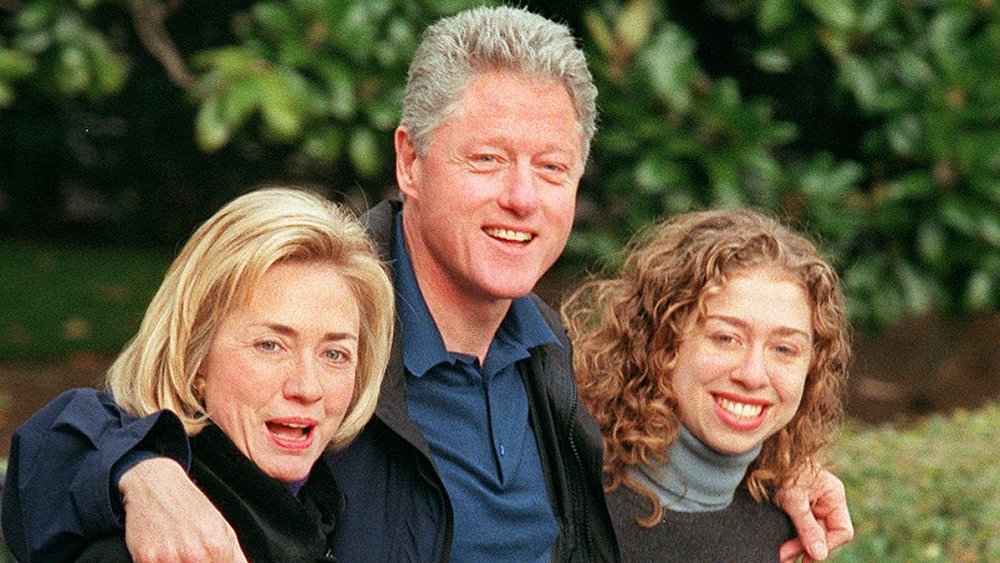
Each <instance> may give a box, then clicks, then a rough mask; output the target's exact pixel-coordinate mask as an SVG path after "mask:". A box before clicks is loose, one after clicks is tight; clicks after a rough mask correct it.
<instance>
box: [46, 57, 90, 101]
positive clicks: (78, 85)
mask: <svg viewBox="0 0 1000 563" xmlns="http://www.w3.org/2000/svg"><path fill="white" fill-rule="evenodd" d="M87 63H88V61H87V53H86V52H84V51H83V50H82V49H80V48H79V47H75V46H69V47H66V48H65V49H63V50H62V51H61V52H60V53H59V68H58V70H57V74H56V76H55V79H56V87H57V88H58V89H59V91H60V92H62V93H63V94H65V95H73V94H77V93H79V92H82V91H83V90H84V89H86V87H87V84H89V83H90V76H91V75H90V68H89V66H90V65H88V64H87Z"/></svg>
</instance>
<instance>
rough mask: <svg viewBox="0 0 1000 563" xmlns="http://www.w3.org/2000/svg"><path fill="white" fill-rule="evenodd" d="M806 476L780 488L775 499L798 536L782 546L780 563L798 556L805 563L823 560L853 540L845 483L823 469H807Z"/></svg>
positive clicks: (800, 476)
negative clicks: (789, 519)
mask: <svg viewBox="0 0 1000 563" xmlns="http://www.w3.org/2000/svg"><path fill="white" fill-rule="evenodd" d="M805 473H808V474H807V475H799V476H798V478H796V479H794V480H793V481H792V482H791V483H790V484H786V485H785V486H784V487H782V489H781V490H780V491H778V494H777V495H776V496H775V499H774V501H775V503H776V504H777V505H778V506H780V507H781V509H782V510H784V511H785V512H787V513H788V516H789V517H790V518H791V519H792V523H793V524H794V525H795V529H796V531H797V532H798V534H799V537H798V538H796V539H794V540H790V541H788V542H786V543H785V544H784V545H782V546H781V551H780V557H781V561H782V562H790V561H795V560H796V559H797V558H798V557H799V556H800V555H803V556H804V557H803V561H805V562H806V563H808V562H810V561H822V560H824V559H826V558H827V556H828V555H829V554H830V552H831V551H833V550H834V549H837V548H838V547H840V546H842V545H844V544H845V543H847V542H849V541H851V539H852V538H853V537H854V525H853V524H851V515H850V513H849V512H848V510H847V495H846V494H845V492H844V484H843V483H841V482H840V479H837V477H836V476H835V475H834V474H833V473H830V472H829V471H827V470H825V469H818V468H810V469H807V470H805Z"/></svg>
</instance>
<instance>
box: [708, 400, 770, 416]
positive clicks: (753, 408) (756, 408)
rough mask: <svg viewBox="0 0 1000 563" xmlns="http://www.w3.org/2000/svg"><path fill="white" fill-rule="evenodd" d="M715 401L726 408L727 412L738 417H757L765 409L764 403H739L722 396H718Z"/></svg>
mask: <svg viewBox="0 0 1000 563" xmlns="http://www.w3.org/2000/svg"><path fill="white" fill-rule="evenodd" d="M715 402H716V403H718V404H719V406H720V407H722V408H723V409H725V410H726V412H728V413H729V414H731V415H733V416H735V417H737V418H757V417H758V416H760V413H761V412H762V411H763V410H764V407H763V406H762V405H748V404H746V403H737V402H736V401H730V400H729V399H723V398H722V397H716V398H715Z"/></svg>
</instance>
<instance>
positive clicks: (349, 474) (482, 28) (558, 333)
mask: <svg viewBox="0 0 1000 563" xmlns="http://www.w3.org/2000/svg"><path fill="white" fill-rule="evenodd" d="M595 99H596V89H595V88H594V85H593V81H592V79H591V76H590V73H589V71H588V69H587V66H586V61H585V59H584V56H583V53H582V52H581V51H580V50H579V49H578V48H577V47H576V45H575V41H574V40H573V38H572V36H571V34H570V33H569V31H568V29H566V28H565V27H564V26H561V25H558V24H555V23H553V22H551V21H549V20H546V19H544V18H542V17H540V16H537V15H534V14H531V13H529V12H527V11H524V10H521V9H516V8H476V9H473V10H469V11H466V12H463V13H461V14H458V15H457V16H454V17H450V18H446V19H443V20H441V21H439V22H438V23H436V24H434V25H433V26H431V27H430V28H429V29H428V30H427V32H426V33H425V35H424V38H423V41H422V43H421V46H420V48H419V49H418V52H417V54H416V56H415V58H414V61H413V63H412V65H411V67H410V71H409V78H408V82H407V87H406V93H405V99H404V109H403V117H402V120H401V123H400V126H399V128H398V129H397V130H396V134H395V147H396V175H397V181H398V186H399V189H400V192H401V193H402V196H403V203H402V204H400V203H398V202H396V203H390V202H383V203H381V204H379V205H378V206H376V207H375V208H373V209H372V210H371V211H370V212H369V213H367V214H366V216H365V220H366V221H367V226H368V229H369V232H370V234H371V235H372V237H373V238H374V240H375V241H376V243H377V245H378V246H379V248H380V249H381V251H382V252H383V253H384V256H385V258H386V259H387V261H389V263H390V265H391V266H392V269H393V279H394V283H395V285H396V291H397V301H398V304H397V316H398V323H399V325H398V326H399V330H398V331H397V335H398V337H397V339H396V342H395V343H394V346H393V353H392V357H391V359H390V367H389V369H388V372H387V374H386V379H385V382H384V383H383V386H382V395H381V397H380V399H379V405H378V407H377V409H376V414H375V418H374V419H373V420H372V422H371V423H369V425H368V426H367V427H366V429H365V431H364V432H363V433H362V435H361V436H360V437H359V438H358V439H357V440H356V441H355V442H354V443H353V444H351V445H350V446H349V447H348V448H347V449H345V450H344V451H342V452H339V453H337V454H332V455H328V456H327V461H328V462H329V463H330V465H331V467H332V468H333V471H334V473H335V475H336V478H337V481H338V483H339V484H340V486H341V487H342V489H343V492H344V494H345V497H346V511H345V514H344V515H343V516H342V518H341V519H339V520H338V527H337V533H336V537H335V538H333V548H334V549H333V551H334V555H336V556H337V557H338V558H339V559H340V560H342V561H352V562H353V561H398V560H410V561H447V560H452V561H548V560H550V559H552V560H561V561H613V560H617V559H618V557H619V556H618V550H617V546H616V544H615V541H614V537H613V532H612V527H611V523H610V520H609V518H608V513H607V509H606V507H605V504H604V498H603V491H602V487H601V441H600V436H599V433H598V430H597V428H596V425H595V424H594V421H593V420H592V418H591V417H590V415H589V414H588V413H587V412H586V410H585V409H584V408H583V407H582V406H580V405H579V404H578V399H577V395H576V388H575V383H574V380H573V376H572V366H571V361H570V358H571V354H570V349H569V342H568V341H567V340H566V336H565V332H564V330H563V328H562V326H561V324H560V323H559V321H558V318H557V316H556V315H555V314H554V313H553V312H552V311H551V310H550V309H549V308H548V307H546V306H545V305H544V304H543V303H542V302H541V301H540V300H539V299H538V298H537V297H535V296H534V295H533V294H531V291H532V289H533V287H534V285H535V284H536V282H537V281H538V279H539V278H540V277H541V276H542V274H544V273H545V271H546V270H548V268H549V267H550V266H551V265H552V264H553V263H554V262H555V260H556V258H557V257H558V256H559V254H560V253H561V252H562V249H563V247H564V246H565V243H566V239H567V238H568V236H569V232H570V229H571V226H572V218H573V211H574V206H575V197H576V189H577V185H578V183H579V180H580V177H581V176H582V174H583V169H584V164H585V162H586V160H587V154H588V150H589V146H590V140H591V138H592V137H593V134H594V131H595V120H596V106H595ZM119 414H120V413H115V416H118V415H119ZM106 415H107V413H96V415H94V413H87V417H89V418H90V419H92V420H96V421H97V424H96V425H84V424H83V422H82V421H80V420H74V419H72V417H67V418H66V420H67V426H71V427H72V426H74V425H77V424H79V425H80V426H81V428H80V429H79V430H78V431H79V432H81V433H83V434H86V435H88V436H91V442H92V443H93V444H95V445H94V447H93V449H92V450H91V451H89V453H87V454H86V455H85V456H84V457H85V458H86V459H87V460H89V461H87V462H86V463H81V464H80V465H87V464H89V463H93V467H96V468H97V469H95V470H93V471H92V474H91V475H88V476H84V479H82V480H81V481H83V482H91V483H93V482H97V483H100V482H101V480H102V477H103V480H104V483H108V482H110V483H111V491H110V492H111V494H109V495H108V496H110V497H111V498H110V499H109V500H107V501H104V504H105V505H109V506H111V508H105V509H103V510H98V509H95V508H94V507H91V506H87V505H88V504H90V503H89V502H88V503H83V506H82V509H81V510H77V511H76V513H75V514H73V515H72V516H71V518H70V520H72V525H71V526H69V527H71V528H72V527H75V528H76V529H79V530H81V534H84V535H87V534H93V533H95V532H94V530H100V529H106V528H108V527H109V526H115V525H118V524H117V522H115V521H114V511H113V508H114V504H115V503H116V502H117V499H116V498H115V496H114V493H115V492H116V490H117V491H120V492H121V494H122V503H123V505H124V513H125V528H126V534H127V538H128V543H129V547H130V550H131V551H132V553H133V555H134V556H135V557H136V558H137V559H139V560H148V561H154V560H166V559H181V560H198V559H212V560H218V559H222V558H225V559H230V558H239V557H241V556H240V554H239V553H238V546H237V545H235V541H234V540H233V535H232V532H231V530H229V529H228V526H226V524H225V522H224V521H221V518H220V517H218V515H217V514H216V513H215V511H214V509H213V508H212V507H211V505H210V504H208V503H207V501H205V499H204V498H203V497H202V496H201V495H200V493H198V491H197V489H196V488H195V487H194V486H193V485H192V484H191V483H190V482H188V481H187V480H186V479H184V478H182V477H183V470H182V468H181V465H179V464H178V463H176V462H175V461H172V460H168V459H165V458H158V457H157V458H153V457H152V453H151V452H152V451H155V450H156V448H157V447H158V446H156V445H155V444H158V443H167V444H172V445H176V444H174V440H176V439H175V438H173V437H165V436H154V435H152V434H151V433H149V432H145V431H144V432H140V433H137V434H136V435H135V436H134V437H133V438H131V441H129V440H127V439H122V438H119V439H116V440H107V439H105V437H104V436H105V434H108V433H109V431H108V428H109V427H111V428H112V429H113V428H114V424H109V422H108V419H109V417H108V416H106ZM78 418H85V417H78ZM111 418H113V417H111ZM117 420H118V419H117V418H114V420H113V421H112V422H114V421H117ZM129 423H130V422H129ZM147 426H148V425H147ZM110 433H114V432H110ZM110 442H113V443H114V446H105V445H104V444H107V443H110ZM112 454H114V455H112ZM181 457H183V456H181ZM180 461H181V462H182V463H183V462H185V460H184V459H181V460H180ZM93 474H96V475H97V477H96V478H95V477H94V475H93ZM824 477H825V478H826V479H827V480H826V481H824V485H823V486H817V487H812V488H813V489H814V491H813V493H814V494H813V496H814V497H815V498H817V499H818V500H819V503H818V504H817V506H818V507H820V508H819V510H818V512H817V514H818V515H819V516H820V517H821V519H822V521H823V524H824V525H825V526H826V527H827V529H828V530H827V536H829V537H830V539H831V542H832V543H833V544H839V543H840V542H843V541H846V539H849V537H850V533H851V532H850V519H849V517H848V516H847V513H846V502H845V501H844V499H843V492H842V487H841V489H840V490H839V491H838V490H836V487H838V486H839V481H836V479H835V478H833V477H832V475H829V474H828V473H825V474H824ZM830 479H832V481H830ZM43 481H44V479H39V480H38V481H37V482H22V483H19V484H18V486H19V487H22V488H24V487H26V486H27V491H28V492H29V493H31V494H36V493H37V494H42V493H44V492H46V491H48V492H49V494H63V495H67V494H68V495H71V496H72V497H73V498H74V499H78V498H85V497H86V498H90V499H94V498H100V496H101V495H100V492H98V493H95V492H94V485H92V486H91V487H90V488H88V489H87V490H86V491H74V490H72V489H73V487H72V486H69V485H65V484H60V483H44V484H43ZM115 483H117V485H118V486H117V489H115V488H114V484H115ZM831 483H832V484H831ZM47 487H48V488H47ZM67 487H68V488H69V489H71V490H69V491H67ZM831 487H832V488H833V489H834V490H832V491H831V490H830V488H831ZM98 490H99V491H100V487H98ZM786 497H787V498H789V499H790V501H786V503H785V506H786V510H788V511H789V512H790V513H791V514H792V516H793V518H796V521H797V522H798V523H799V528H800V529H806V531H807V532H808V533H809V534H811V535H809V536H808V537H809V538H810V542H809V543H812V542H813V541H815V540H820V543H821V545H820V546H819V547H818V548H816V550H815V551H812V554H813V555H814V556H818V557H820V558H822V557H825V553H824V551H823V550H825V549H826V547H825V544H822V540H823V539H824V538H823V530H822V529H821V528H820V527H819V526H817V525H816V523H815V522H814V521H812V514H811V513H810V509H809V500H808V499H807V498H806V497H805V496H803V495H802V493H801V492H798V491H797V490H792V493H791V494H787V495H786ZM92 502H96V501H92ZM828 506H832V508H831V509H829V510H826V508H827V507H828ZM83 513H86V515H87V517H86V518H84V517H82V516H81V514H83ZM97 513H100V514H101V515H103V518H94V517H93V516H94V515H95V514H97ZM109 520H110V521H109ZM810 524H811V525H812V527H811V528H807V527H808V526H809V525H810ZM6 527H7V523H6V522H5V528H6ZM28 533H29V534H31V533H33V532H32V530H31V529H29V530H28ZM843 536H846V538H845V537H843ZM63 537H66V536H63ZM794 550H795V547H794V546H790V547H789V550H788V553H787V555H790V554H791V553H792V552H793V551H794Z"/></svg>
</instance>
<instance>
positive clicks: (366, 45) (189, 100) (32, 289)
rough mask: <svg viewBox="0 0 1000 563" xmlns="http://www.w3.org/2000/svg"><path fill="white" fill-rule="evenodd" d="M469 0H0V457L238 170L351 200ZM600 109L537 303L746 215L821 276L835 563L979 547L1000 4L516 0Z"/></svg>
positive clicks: (995, 203)
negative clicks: (845, 317)
mask: <svg viewBox="0 0 1000 563" xmlns="http://www.w3.org/2000/svg"><path fill="white" fill-rule="evenodd" d="M478 4H484V2H471V1H467V0H287V1H250V0H239V1H237V0H212V1H210V2H195V1H187V2H184V1H183V0H126V1H109V0H0V456H6V453H7V451H8V446H9V439H10V435H11V432H12V431H13V429H14V428H16V426H17V425H18V424H20V422H21V421H23V420H24V419H25V418H26V417H27V416H29V415H30V414H31V413H32V412H34V411H35V410H37V409H38V408H39V407H41V406H42V405H43V404H45V403H46V402H48V401H49V400H50V399H52V398H53V397H54V396H55V395H57V394H58V393H59V392H61V391H62V390H64V389H66V388H68V387H73V386H79V385H99V384H100V380H101V376H102V372H103V370H104V369H105V368H106V367H107V365H108V364H109V362H110V361H111V359H112V358H113V356H114V354H115V353H116V352H117V351H118V350H119V349H120V348H121V346H122V345H123V343H124V342H125V341H126V340H127V339H128V338H129V337H130V336H131V335H132V334H133V333H134V331H135V330H136V328H137V327H138V323H139V319H140V318H141V315H142V313H143V311H144V308H145V305H146V303H147V302H148V300H149V298H150V297H151V296H152V293H153V291H154V290H155V289H156V287H157V285H158V284H159V281H160V279H161V277H162V275H163V273H164V270H165V268H166V266H167V264H169V262H170V260H171V259H172V257H173V253H174V252H175V251H176V250H177V249H178V248H179V245H180V244H181V243H182V242H183V241H184V240H185V238H186V237H187V236H188V235H189V234H190V233H191V231H192V230H193V228H194V226H195V225H196V224H197V223H198V222H200V221H202V220H204V219H205V218H207V217H208V216H209V215H210V214H211V213H212V212H214V211H215V210H216V209H218V208H219V207H220V206H221V205H222V204H223V203H225V202H226V201H228V200H230V199H232V198H233V197H234V196H236V195H238V194H240V193H242V192H245V191H247V190H248V189H252V188H254V187H258V186H261V185H265V184H293V185H298V186H303V187H307V188H310V189H313V190H315V191H318V192H320V193H323V194H325V195H327V196H328V197H330V198H332V199H335V200H338V201H341V202H344V203H347V204H348V205H350V206H351V207H352V208H354V209H355V210H357V211H359V212H361V211H364V210H365V209H366V208H367V207H368V206H369V205H371V204H374V203H375V202H377V201H378V200H379V199H381V198H382V197H383V196H384V195H386V194H388V193H391V192H392V191H393V190H394V177H393V151H392V130H393V129H394V127H395V126H396V124H397V121H398V114H399V103H400V99H401V93H402V86H403V83H404V80H405V73H406V68H407V65H408V63H409V60H410V57H411V55H412V52H413V50H414V49H415V47H416V44H417V42H418V41H419V35H420V32H421V30H422V29H423V28H424V27H426V26H427V24H429V23H430V22H432V21H434V20H436V19H437V18H438V17H440V16H442V15H446V14H450V13H453V12H455V11H458V10H461V9H463V8H466V7H469V6H473V5H478ZM520 4H521V5H524V6H526V7H528V8H529V9H532V10H533V11H536V12H539V13H541V14H543V15H546V16H548V17H550V18H553V19H555V20H557V21H562V22H565V23H567V24H568V25H569V26H570V27H571V28H572V29H573V30H574V32H575V33H576V35H577V36H578V37H579V38H580V41H581V44H582V46H583V48H584V50H585V51H586V52H587V55H588V60H589V62H590V66H591V69H592V71H593V73H594V76H595V79H596V81H597V84H598V88H599V91H600V97H599V100H598V104H599V108H600V112H601V121H600V130H599V132H598V134H597V137H596V138H595V141H594V146H593V149H592V152H591V162H590V163H589V165H588V171H587V173H586V175H585V177H584V178H583V181H582V182H581V186H580V193H579V199H578V210H577V220H576V226H575V231H574V234H573V236H572V238H571V240H570V243H569V245H568V247H567V249H566V252H565V254H564V256H563V258H562V260H561V261H560V262H559V263H558V264H557V266H556V267H555V268H554V269H553V271H552V272H551V273H550V274H549V275H548V276H547V277H546V279H545V280H543V283H542V284H541V288H540V290H541V293H542V295H543V296H544V297H545V298H546V299H548V300H549V301H550V302H551V303H553V304H556V303H557V302H558V300H559V298H560V295H561V294H562V292H563V291H564V290H565V289H566V288H568V287H572V285H573V284H574V283H575V282H577V281H578V280H579V279H580V277H581V276H582V275H585V274H586V273H587V272H592V271H598V270H599V269H600V268H602V267H605V266H613V265H615V264H617V263H618V261H619V260H620V259H621V255H620V250H621V248H622V245H623V244H624V242H625V241H626V240H628V238H629V237H630V236H631V235H633V234H634V233H635V232H637V231H639V230H641V229H642V228H644V227H645V226H648V225H649V224H651V223H652V222H655V221H657V220H658V219H661V218H664V217H667V216H670V215H671V214H675V213H679V212H683V211H688V210H691V209H699V208H706V207H734V206H754V207H757V208H760V209H764V210H767V211H770V212H773V213H775V214H776V215H778V216H779V217H781V218H782V219H783V220H785V221H786V222H788V223H790V224H792V225H793V226H795V227H797V228H799V229H801V230H803V231H804V232H806V233H808V234H809V235H810V236H811V237H812V238H813V239H814V240H816V241H818V242H819V243H820V246H821V248H822V249H823V250H824V252H825V253H826V255H827V256H829V257H830V258H831V260H832V261H833V262H834V264H835V265H836V266H837V268H838V270H839V272H840V273H841V275H842V279H843V284H844V288H845V292H846V294H847V297H848V304H849V310H850V315H851V319H852V322H853V324H854V327H855V329H856V336H855V341H856V342H855V343H856V351H857V356H858V357H857V360H856V363H855V367H854V370H853V372H852V380H851V385H850V391H849V396H848V398H847V399H848V403H847V406H848V412H849V414H850V422H849V424H848V425H847V427H846V428H845V431H844V434H843V437H842V439H841V441H840V443H839V444H838V446H837V447H836V449H835V452H834V458H835V459H834V460H833V463H834V464H835V465H834V467H835V472H836V473H837V475H839V476H840V477H841V478H842V479H843V480H844V481H845V483H846V485H847V487H848V498H849V501H850V503H851V510H852V513H853V515H854V519H855V525H856V528H857V539H855V541H854V542H853V543H852V544H850V545H849V546H848V547H846V548H844V549H842V550H840V551H839V552H837V554H836V555H835V556H834V558H833V559H834V560H837V561H872V560H878V561H916V560H920V561H1000V463H998V462H997V459H998V458H1000V455H998V454H1000V445H998V442H997V439H996V438H995V434H996V430H997V428H998V426H1000V407H998V406H997V404H998V399H1000V313H998V312H997V311H998V310H1000V72H998V68H1000V5H998V3H997V2H996V1H995V0H863V1H862V0H838V1H836V2H831V1H829V0H704V1H701V2H673V1H667V0H663V1H660V2H656V1H653V0H628V1H624V0H592V1H570V0H564V1H550V2H540V1H539V2H521V3H520Z"/></svg>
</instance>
